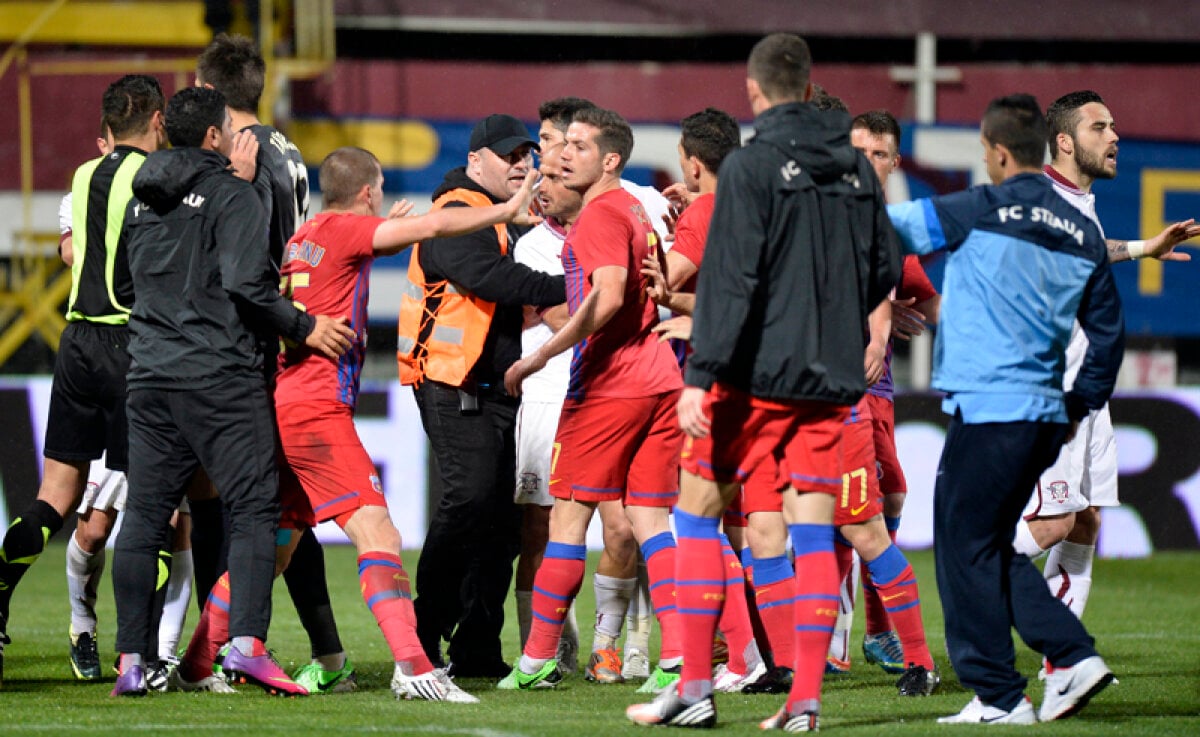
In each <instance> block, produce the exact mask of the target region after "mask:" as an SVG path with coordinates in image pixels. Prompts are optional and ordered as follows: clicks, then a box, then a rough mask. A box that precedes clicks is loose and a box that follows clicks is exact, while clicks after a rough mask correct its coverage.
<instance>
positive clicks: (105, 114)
mask: <svg viewBox="0 0 1200 737" xmlns="http://www.w3.org/2000/svg"><path fill="white" fill-rule="evenodd" d="M164 102H165V99H164V98H163V91H162V87H160V86H159V84H158V80H157V79H155V78H154V77H150V76H147V75H145V74H127V75H125V76H124V77H121V78H120V79H118V80H117V81H116V82H113V83H112V84H110V85H109V86H108V89H106V90H105V91H104V99H103V100H102V102H101V103H100V109H101V117H100V128H101V130H103V129H105V128H107V129H108V131H109V132H110V133H112V136H113V138H114V139H124V138H131V137H133V136H140V135H142V134H144V133H145V132H146V131H148V130H149V129H150V119H151V118H153V117H154V114H155V113H159V112H162V109H163V103H164Z"/></svg>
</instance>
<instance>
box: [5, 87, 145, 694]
mask: <svg viewBox="0 0 1200 737" xmlns="http://www.w3.org/2000/svg"><path fill="white" fill-rule="evenodd" d="M163 103H164V100H163V93H162V89H161V88H160V87H159V84H158V81H157V80H155V79H154V78H153V77H148V76H146V75H142V74H131V75H127V76H125V77H122V78H121V79H119V80H117V81H116V82H113V83H112V84H111V85H109V87H108V89H107V90H105V92H104V99H103V102H102V109H103V119H104V125H106V126H107V127H108V129H109V130H110V131H111V132H112V135H113V138H114V140H115V146H114V148H113V150H112V151H111V152H110V153H108V154H106V155H105V156H102V157H100V158H98V159H93V160H91V161H89V162H87V163H85V164H84V165H82V166H80V167H79V168H78V169H77V170H76V171H75V177H74V180H73V182H72V184H71V191H72V193H73V195H72V200H73V203H74V204H73V212H72V213H71V217H72V232H73V233H74V239H73V246H72V250H73V255H74V262H73V263H72V266H71V296H70V299H69V301H68V307H67V327H66V329H65V330H63V334H62V339H61V341H60V343H59V351H58V356H57V358H56V360H55V364H54V383H53V385H52V388H51V390H50V412H49V417H48V419H47V421H46V442H45V444H44V451H43V453H44V455H45V457H46V462H45V467H44V469H43V472H42V485H41V488H39V489H38V495H37V499H36V500H35V501H34V502H33V504H31V505H30V506H29V507H28V508H27V509H25V510H23V511H22V512H21V515H20V516H19V517H17V518H16V519H14V520H13V523H12V525H11V526H10V527H9V528H8V532H7V533H6V534H5V536H4V543H3V545H2V546H0V678H2V676H3V665H4V645H6V644H8V642H9V638H8V635H7V630H8V614H9V603H10V601H11V599H12V592H13V589H14V588H16V586H17V583H18V582H19V581H20V580H21V576H23V575H24V573H25V571H26V570H27V569H28V568H29V566H31V565H33V562H34V561H35V560H37V558H38V556H39V555H41V552H42V550H43V548H44V547H45V545H46V542H47V541H48V540H49V539H50V537H52V536H53V535H54V534H55V533H56V532H58V531H59V530H60V529H61V528H62V526H63V519H64V518H65V517H66V515H68V514H70V512H71V511H72V510H73V509H75V507H77V506H78V505H79V500H80V497H81V496H82V494H83V489H84V485H85V484H86V483H87V477H88V467H89V465H90V464H91V462H92V461H93V460H96V459H97V458H99V457H100V456H101V454H106V455H105V459H106V460H105V463H106V465H107V466H108V467H109V468H110V469H113V470H114V471H122V472H124V471H125V470H126V469H127V467H128V464H127V455H128V453H127V440H126V434H127V432H126V424H125V374H126V372H127V371H128V370H129V350H128V347H129V329H128V327H127V323H128V322H129V313H130V310H131V309H132V307H133V281H132V279H130V276H129V264H128V261H127V260H126V255H125V239H124V238H123V235H122V225H123V223H124V220H125V211H126V206H127V205H128V204H129V201H130V200H131V199H133V190H132V182H133V176H134V174H136V173H137V171H138V170H139V169H140V168H141V166H142V162H143V161H145V160H146V155H147V154H148V153H149V152H152V151H155V150H157V149H159V148H162V147H164V146H165V145H166V134H165V132H164V127H163ZM85 636H88V635H86V633H85V634H84V635H81V636H80V638H81V639H82V638H83V637H85ZM73 644H78V643H73ZM83 644H84V645H87V643H83ZM90 649H91V650H92V651H93V652H94V651H95V642H94V640H93V641H92V643H91V648H90ZM96 666H97V670H98V667H99V663H98V662H97V663H96Z"/></svg>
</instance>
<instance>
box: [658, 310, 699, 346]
mask: <svg viewBox="0 0 1200 737" xmlns="http://www.w3.org/2000/svg"><path fill="white" fill-rule="evenodd" d="M650 332H652V333H658V342H660V343H663V342H666V341H668V340H672V339H674V340H687V341H690V340H691V339H692V316H691V315H676V316H675V317H672V318H671V319H670V320H663V321H662V322H660V323H659V324H657V325H655V326H654V327H652V328H650Z"/></svg>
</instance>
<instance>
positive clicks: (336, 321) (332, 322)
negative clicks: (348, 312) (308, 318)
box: [304, 315, 357, 360]
mask: <svg viewBox="0 0 1200 737" xmlns="http://www.w3.org/2000/svg"><path fill="white" fill-rule="evenodd" d="M316 320H317V324H316V325H314V326H313V330H312V332H311V333H309V334H308V337H307V338H305V339H304V345H306V346H308V347H309V348H312V349H313V350H315V351H320V352H321V353H324V354H325V355H326V356H327V357H329V358H332V359H334V360H337V358H338V356H340V355H342V354H343V353H345V352H346V351H348V350H350V346H351V345H353V344H354V339H355V338H356V337H357V335H355V333H354V331H353V330H351V329H350V320H349V318H345V317H329V316H328V315H317V316H316Z"/></svg>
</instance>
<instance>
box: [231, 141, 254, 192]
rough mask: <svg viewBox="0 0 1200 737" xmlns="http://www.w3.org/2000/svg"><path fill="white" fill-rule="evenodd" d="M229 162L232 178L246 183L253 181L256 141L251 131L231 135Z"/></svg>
mask: <svg viewBox="0 0 1200 737" xmlns="http://www.w3.org/2000/svg"><path fill="white" fill-rule="evenodd" d="M229 161H230V166H231V167H232V169H233V174H234V176H236V177H237V178H238V179H242V180H244V181H247V182H253V181H254V172H255V171H257V170H258V139H257V138H255V137H254V132H253V131H250V130H240V131H238V132H237V133H234V134H233V150H232V151H230V152H229Z"/></svg>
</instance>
